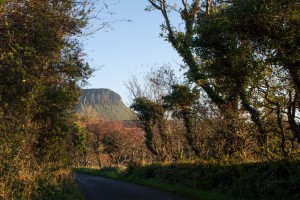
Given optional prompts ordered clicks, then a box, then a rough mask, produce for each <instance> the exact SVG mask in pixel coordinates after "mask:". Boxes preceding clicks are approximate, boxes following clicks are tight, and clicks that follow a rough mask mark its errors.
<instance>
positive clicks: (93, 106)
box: [78, 88, 134, 120]
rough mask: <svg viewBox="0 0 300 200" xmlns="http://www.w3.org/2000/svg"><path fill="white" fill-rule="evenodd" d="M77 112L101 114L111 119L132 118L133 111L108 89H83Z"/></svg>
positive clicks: (91, 114)
mask: <svg viewBox="0 0 300 200" xmlns="http://www.w3.org/2000/svg"><path fill="white" fill-rule="evenodd" d="M78 112H79V113H81V114H83V115H87V116H101V117H103V118H106V119H111V120H132V119H133V118H134V114H133V112H132V111H131V110H130V109H129V108H128V107H127V106H126V105H125V104H124V103H123V101H122V98H121V96H120V95H119V94H117V93H115V92H114V91H111V90H110V89H103V88H100V89H83V90H82V93H81V96H80V98H79V104H78Z"/></svg>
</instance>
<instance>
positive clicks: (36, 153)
mask: <svg viewBox="0 0 300 200" xmlns="http://www.w3.org/2000/svg"><path fill="white" fill-rule="evenodd" d="M86 3H87V4H86ZM86 6H89V3H88V2H83V1H79V2H78V1H72V0H64V1H43V0H29V1H21V0H12V1H1V2H0V113H1V114H0V121H1V122H0V132H1V137H0V140H1V144H0V148H1V150H3V151H2V152H3V154H1V156H0V163H1V165H0V172H1V173H2V176H1V181H0V190H1V193H0V196H1V198H3V199H14V198H16V199H32V198H37V197H38V196H39V193H41V192H42V190H40V188H42V187H46V185H47V186H49V187H47V188H49V189H53V190H54V188H59V187H60V185H61V183H62V179H64V178H66V179H67V177H68V176H70V174H65V175H62V174H59V173H60V169H65V168H66V165H67V164H68V163H69V162H70V160H69V158H70V157H69V152H68V151H69V149H70V147H71V146H70V144H71V129H72V123H73V120H74V112H73V109H74V106H75V105H76V103H77V99H78V96H79V92H80V88H79V86H80V85H82V84H84V83H85V81H86V79H87V78H88V77H89V76H90V75H91V72H92V70H91V69H90V67H89V65H88V64H87V63H85V62H84V53H83V50H82V48H81V44H80V42H79V41H78V40H77V39H75V38H76V37H78V36H80V35H81V29H82V28H84V25H85V24H86V22H87V21H86V20H87V18H86V16H85V15H86V14H87V10H86ZM46 173H48V175H49V176H47V175H45V174H46ZM50 175H51V176H50ZM52 183H53V184H54V185H56V184H57V187H56V186H54V187H51V185H52ZM48 191H49V190H48ZM49 193H51V192H50V191H49ZM54 194H55V192H54Z"/></svg>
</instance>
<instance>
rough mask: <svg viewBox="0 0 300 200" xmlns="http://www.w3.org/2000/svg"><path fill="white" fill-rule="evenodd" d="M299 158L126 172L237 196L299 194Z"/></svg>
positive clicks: (175, 166) (296, 195) (142, 168)
mask: <svg viewBox="0 0 300 200" xmlns="http://www.w3.org/2000/svg"><path fill="white" fill-rule="evenodd" d="M299 166H300V165H299V163H298V162H278V163H269V162H266V163H253V164H220V163H215V164H213V163H198V164H171V165H161V164H154V165H149V166H142V167H138V166H135V167H132V168H128V170H127V174H126V176H129V177H138V178H142V179H147V180H148V179H150V180H152V179H155V180H156V181H157V182H159V183H166V184H171V185H176V184H178V185H181V186H185V187H188V188H192V189H194V190H200V191H201V190H203V191H212V190H213V191H216V193H218V192H219V193H226V194H230V195H233V196H235V197H236V198H237V199H239V198H241V199H267V198H269V199H285V198H286V197H287V196H289V198H291V199H298V198H299V195H300V194H299V189H298V186H297V184H296V182H297V181H299V178H300V174H299Z"/></svg>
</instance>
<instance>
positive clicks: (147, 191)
mask: <svg viewBox="0 0 300 200" xmlns="http://www.w3.org/2000/svg"><path fill="white" fill-rule="evenodd" d="M75 178H76V181H77V183H78V186H79V189H80V190H81V192H82V193H83V195H84V197H85V199H86V200H190V199H189V198H186V197H181V196H178V195H175V194H173V193H169V192H165V191H161V190H158V189H155V188H151V187H146V186H141V185H136V184H131V183H126V182H121V181H116V180H112V179H108V178H103V177H98V176H90V175H85V174H80V173H76V174H75Z"/></svg>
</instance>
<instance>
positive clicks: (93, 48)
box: [84, 0, 181, 104]
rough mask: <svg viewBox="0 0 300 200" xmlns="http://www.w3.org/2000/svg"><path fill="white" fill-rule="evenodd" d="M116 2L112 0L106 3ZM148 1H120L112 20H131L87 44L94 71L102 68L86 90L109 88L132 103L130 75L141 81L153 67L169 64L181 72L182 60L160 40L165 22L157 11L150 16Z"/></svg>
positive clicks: (98, 35) (97, 34)
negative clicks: (129, 89) (179, 66)
mask: <svg viewBox="0 0 300 200" xmlns="http://www.w3.org/2000/svg"><path fill="white" fill-rule="evenodd" d="M108 1H113V0H107V2H108ZM147 5H148V2H147V0H121V1H120V2H119V3H118V4H117V5H115V6H111V7H110V9H111V10H112V11H113V12H114V13H115V15H113V16H112V18H111V19H110V20H114V19H130V20H132V21H131V22H117V23H114V24H112V26H113V28H114V30H109V31H104V30H100V31H98V32H97V33H95V34H94V35H93V36H92V37H91V38H89V39H88V40H87V41H84V43H85V52H86V53H87V55H88V58H89V62H90V64H91V66H92V67H100V66H102V67H100V69H99V70H98V71H96V72H94V75H93V77H92V78H90V79H89V82H90V85H88V86H87V87H85V88H109V89H111V90H113V91H115V92H117V93H118V94H120V95H121V96H122V99H123V101H124V102H125V103H127V104H128V103H130V101H129V99H128V91H127V89H126V88H125V86H124V82H126V81H128V79H129V78H130V77H131V75H135V76H137V77H138V78H142V76H143V74H144V73H145V72H147V71H149V68H150V67H151V66H153V65H154V64H158V65H159V64H165V63H170V64H172V66H174V68H175V69H176V70H178V63H181V58H180V57H179V56H178V54H177V53H176V52H175V50H173V48H172V47H171V45H170V44H169V43H168V42H166V41H164V39H163V38H161V37H159V33H161V30H160V25H161V24H162V22H163V18H162V16H161V15H160V13H159V12H158V11H152V12H147V11H145V10H144V9H145V7H146V6H147Z"/></svg>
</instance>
